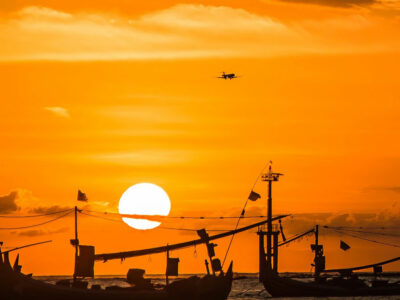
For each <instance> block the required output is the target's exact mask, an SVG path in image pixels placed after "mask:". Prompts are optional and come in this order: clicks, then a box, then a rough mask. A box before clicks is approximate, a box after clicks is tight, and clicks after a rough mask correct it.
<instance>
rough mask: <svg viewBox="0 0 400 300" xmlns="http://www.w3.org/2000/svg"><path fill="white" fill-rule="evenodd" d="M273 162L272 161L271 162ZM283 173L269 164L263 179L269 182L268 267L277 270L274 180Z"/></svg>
mask: <svg viewBox="0 0 400 300" xmlns="http://www.w3.org/2000/svg"><path fill="white" fill-rule="evenodd" d="M271 163H272V162H271ZM281 175H283V174H281V173H273V172H272V167H271V164H270V166H269V170H268V173H266V174H263V176H262V178H261V179H262V181H267V182H268V202H267V210H268V211H267V221H268V222H267V232H266V235H267V268H268V269H272V267H273V269H274V271H275V272H277V271H278V234H279V231H278V230H275V231H274V230H273V227H272V221H273V219H272V182H274V181H278V180H279V176H281ZM272 236H274V244H276V245H274V247H272ZM272 248H274V253H273V254H274V265H273V266H272Z"/></svg>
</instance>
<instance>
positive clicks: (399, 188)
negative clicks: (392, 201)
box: [370, 185, 400, 193]
mask: <svg viewBox="0 0 400 300" xmlns="http://www.w3.org/2000/svg"><path fill="white" fill-rule="evenodd" d="M370 189H372V190H377V191H389V192H394V193H400V186H398V185H396V186H381V187H374V188H370Z"/></svg>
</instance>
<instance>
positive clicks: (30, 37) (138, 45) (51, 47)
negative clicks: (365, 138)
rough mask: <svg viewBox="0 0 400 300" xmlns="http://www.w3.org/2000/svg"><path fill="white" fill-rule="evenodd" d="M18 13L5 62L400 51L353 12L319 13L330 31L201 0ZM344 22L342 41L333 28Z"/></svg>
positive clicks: (7, 25)
mask: <svg viewBox="0 0 400 300" xmlns="http://www.w3.org/2000/svg"><path fill="white" fill-rule="evenodd" d="M365 1H367V0H365ZM327 2H329V1H327ZM334 2H335V1H332V3H334ZM336 2H339V1H336ZM353 2H356V0H353ZM359 2H362V0H359ZM347 3H352V2H351V1H350V0H349V1H348V2H347ZM13 16H14V17H12V18H8V19H4V20H2V22H1V23H0V42H1V44H2V45H3V47H1V48H0V59H1V60H3V61H21V60H62V61H70V60H72V61H87V60H136V59H140V60H143V59H176V58H180V59H184V58H204V57H215V58H220V57H223V58H226V57H271V56H277V55H279V56H281V55H298V54H309V53H337V52H342V53H348V52H360V51H364V52H366V51H389V49H390V51H395V49H397V46H398V45H397V44H396V42H395V41H394V39H393V35H392V34H390V38H387V39H382V37H381V35H378V33H381V32H382V30H377V31H376V35H375V37H376V38H375V37H374V35H373V34H372V31H368V32H367V29H366V28H365V26H364V24H365V23H362V22H360V20H361V19H360V18H359V19H357V18H354V16H347V15H345V16H339V19H338V20H336V19H334V20H333V21H331V22H329V19H328V20H324V19H323V18H320V17H318V18H317V20H321V22H322V23H323V24H324V22H323V21H327V22H326V24H327V25H329V28H328V29H329V31H326V32H325V31H324V28H325V27H328V26H320V25H318V22H317V24H316V25H312V26H310V24H312V23H313V22H312V21H313V20H308V23H307V24H302V23H301V22H294V23H288V22H283V21H280V20H279V19H277V18H271V17H269V16H266V15H259V14H256V13H250V12H248V11H246V10H244V9H240V8H231V7H225V6H218V7H216V6H205V5H195V4H179V5H175V6H173V7H170V8H168V9H164V10H159V11H155V12H152V13H147V14H143V15H141V16H137V17H135V18H128V17H122V16H119V15H112V16H110V15H102V14H93V13H92V14H89V13H82V12H81V13H73V14H72V13H66V12H62V11H57V10H54V9H50V8H45V7H36V6H32V7H26V8H24V9H22V10H20V11H19V12H18V13H16V14H14V15H13ZM348 19H349V20H348ZM341 24H350V25H352V24H354V25H356V26H355V27H354V28H355V29H356V30H357V32H356V33H357V36H358V35H359V34H358V33H359V31H360V32H362V30H365V34H367V33H368V39H366V40H365V41H364V42H363V43H361V42H359V40H358V39H356V40H357V43H356V42H355V39H354V37H353V36H352V34H354V33H353V32H351V31H350V33H348V32H347V30H348V26H347V25H346V26H345V27H343V25H341ZM378 25H379V24H378ZM321 27H322V28H321ZM337 28H338V29H339V30H340V32H339V33H337V34H336V35H337V36H338V37H339V39H338V40H336V39H335V34H332V33H335V30H336V29H337ZM368 29H369V27H368ZM349 34H350V35H349ZM388 35H389V34H388ZM322 37H323V38H322ZM346 39H347V40H346ZM27 45H29V46H27ZM45 109H47V110H49V111H52V112H53V113H55V114H57V115H59V116H62V117H68V115H69V114H68V112H67V111H66V110H65V109H64V108H61V107H47V108H45Z"/></svg>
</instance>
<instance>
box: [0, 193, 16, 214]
mask: <svg viewBox="0 0 400 300" xmlns="http://www.w3.org/2000/svg"><path fill="white" fill-rule="evenodd" d="M17 198H18V192H17V191H12V192H10V193H9V194H8V195H5V196H0V213H2V214H9V213H12V212H15V211H17V210H19V207H18V205H17V203H16V199H17Z"/></svg>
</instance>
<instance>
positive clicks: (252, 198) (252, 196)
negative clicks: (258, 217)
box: [249, 191, 261, 201]
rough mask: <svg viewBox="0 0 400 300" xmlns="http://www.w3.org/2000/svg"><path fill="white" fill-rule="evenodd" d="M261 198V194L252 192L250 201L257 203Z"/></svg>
mask: <svg viewBox="0 0 400 300" xmlns="http://www.w3.org/2000/svg"><path fill="white" fill-rule="evenodd" d="M259 198H261V195H260V194H259V193H256V192H254V191H251V193H250V195H249V200H251V201H256V200H257V199H259Z"/></svg>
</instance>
